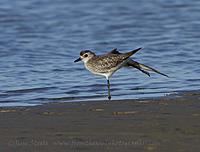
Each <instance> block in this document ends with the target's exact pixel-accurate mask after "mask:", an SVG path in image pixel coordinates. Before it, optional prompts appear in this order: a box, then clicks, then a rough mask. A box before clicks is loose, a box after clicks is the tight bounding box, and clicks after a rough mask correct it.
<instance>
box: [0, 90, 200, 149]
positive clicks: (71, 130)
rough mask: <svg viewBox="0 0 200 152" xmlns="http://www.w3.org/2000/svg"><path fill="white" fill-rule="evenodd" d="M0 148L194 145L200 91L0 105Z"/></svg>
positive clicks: (199, 116)
mask: <svg viewBox="0 0 200 152" xmlns="http://www.w3.org/2000/svg"><path fill="white" fill-rule="evenodd" d="M0 122H1V126H0V134H1V136H0V150H1V151H11V150H12V151H44V152H45V151H57V150H58V149H59V150H60V151H66V150H67V151H79V150H81V151H105V150H109V151H111V152H112V151H133V150H134V151H136V152H137V151H138V152H139V151H164V152H165V151H166V152H167V151H170V150H171V151H173V150H174V149H176V151H195V150H196V149H200V145H199V139H200V91H188V92H183V93H180V94H175V95H174V96H173V95H172V96H171V95H170V96H167V97H156V98H150V99H134V100H131V99H129V100H120V101H118V100H115V101H81V102H61V103H59V102H54V103H46V104H43V105H37V106H31V107H30V106H28V107H1V108H0Z"/></svg>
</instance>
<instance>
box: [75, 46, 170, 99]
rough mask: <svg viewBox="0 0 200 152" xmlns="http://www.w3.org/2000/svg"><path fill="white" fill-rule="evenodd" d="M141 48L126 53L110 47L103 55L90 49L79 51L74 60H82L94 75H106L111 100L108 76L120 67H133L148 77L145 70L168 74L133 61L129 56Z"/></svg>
mask: <svg viewBox="0 0 200 152" xmlns="http://www.w3.org/2000/svg"><path fill="white" fill-rule="evenodd" d="M140 49H141V48H137V49H134V50H132V51H129V52H126V53H120V52H119V51H118V50H117V48H114V49H112V50H111V51H110V52H108V53H106V54H103V55H96V54H95V53H94V52H93V51H91V50H82V51H80V57H79V58H78V59H76V60H75V61H74V62H79V61H83V63H84V66H85V68H86V69H87V70H88V71H90V72H91V73H93V74H95V75H101V76H104V77H106V80H107V88H108V100H111V93H110V78H111V76H112V75H113V74H114V73H115V72H116V71H117V70H119V69H120V68H122V67H133V68H136V69H138V70H140V71H141V72H142V73H144V74H146V75H148V76H149V77H150V73H149V72H147V71H152V72H155V73H158V74H161V75H163V76H165V77H169V76H168V75H166V74H164V73H161V72H160V71H158V70H156V69H154V68H151V67H149V66H147V65H144V64H141V63H139V62H137V61H134V60H133V59H131V58H130V57H131V56H132V55H133V54H135V53H136V52H138V51H139V50H140Z"/></svg>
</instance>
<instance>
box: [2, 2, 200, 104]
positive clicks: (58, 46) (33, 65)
mask: <svg viewBox="0 0 200 152" xmlns="http://www.w3.org/2000/svg"><path fill="white" fill-rule="evenodd" d="M115 47H117V48H118V49H119V50H121V51H129V50H131V49H135V48H137V47H142V48H143V49H142V50H141V51H140V52H138V53H137V54H136V55H135V56H134V59H135V60H136V61H139V62H141V63H144V64H147V65H149V66H152V67H154V68H156V69H159V70H160V71H162V72H163V73H166V74H168V75H170V78H165V77H163V76H160V75H157V74H152V76H151V77H150V78H149V77H147V76H146V75H144V74H143V73H141V72H140V71H138V70H135V69H121V70H120V71H118V72H117V73H115V74H114V75H113V77H112V79H111V84H112V96H113V99H127V98H128V99H135V98H144V97H157V96H163V95H168V94H171V93H174V92H179V91H183V90H186V91H187V90H199V89H200V77H199V76H200V1H199V0H163V1H160V0H148V1H147V0H124V1H114V0H112V1H107V0H91V1H82V0H56V1H55V0H43V1H41V0H20V1H14V0H1V1H0V106H22V105H36V104H41V103H46V102H55V101H56V102H68V101H77V100H91V99H106V98H107V97H106V96H105V95H107V87H106V80H105V78H103V77H99V76H94V75H92V74H90V73H89V72H88V71H86V70H84V67H83V64H81V63H79V64H75V63H73V61H74V60H75V59H76V58H77V57H78V55H79V51H80V50H82V49H91V50H94V51H95V52H96V53H97V54H103V53H105V52H107V51H109V50H111V49H112V48H115Z"/></svg>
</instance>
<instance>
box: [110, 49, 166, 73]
mask: <svg viewBox="0 0 200 152" xmlns="http://www.w3.org/2000/svg"><path fill="white" fill-rule="evenodd" d="M108 54H121V53H120V52H119V51H117V48H114V49H113V50H111V51H110V52H109V53H108ZM125 66H131V67H134V68H136V69H138V70H140V71H141V72H143V73H145V74H146V75H148V76H150V73H149V72H147V71H151V72H155V73H158V74H161V75H163V76H166V77H169V76H168V75H166V74H164V73H161V72H160V71H158V70H156V69H154V68H151V67H149V66H147V65H144V64H141V63H139V62H136V61H134V60H132V59H129V60H128V62H127V63H126V65H125Z"/></svg>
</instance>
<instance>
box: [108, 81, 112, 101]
mask: <svg viewBox="0 0 200 152" xmlns="http://www.w3.org/2000/svg"><path fill="white" fill-rule="evenodd" d="M107 85H108V99H109V100H110V99H111V95H110V81H109V79H107Z"/></svg>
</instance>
